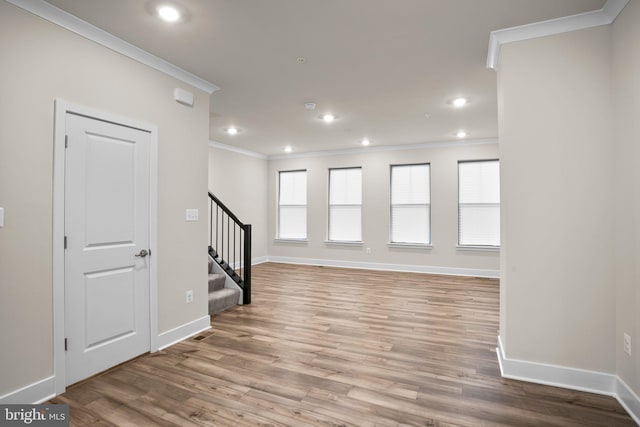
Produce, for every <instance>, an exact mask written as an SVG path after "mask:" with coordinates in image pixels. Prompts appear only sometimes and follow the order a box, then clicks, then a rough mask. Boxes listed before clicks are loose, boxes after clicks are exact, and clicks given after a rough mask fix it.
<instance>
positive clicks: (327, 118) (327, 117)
mask: <svg viewBox="0 0 640 427" xmlns="http://www.w3.org/2000/svg"><path fill="white" fill-rule="evenodd" d="M335 119H336V116H334V115H333V114H330V113H327V114H325V115H323V116H322V120H324V121H325V122H327V123H331V122H332V121H334V120H335Z"/></svg>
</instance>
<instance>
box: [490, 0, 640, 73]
mask: <svg viewBox="0 0 640 427" xmlns="http://www.w3.org/2000/svg"><path fill="white" fill-rule="evenodd" d="M627 3H629V0H607V2H606V3H605V4H604V6H602V9H598V10H594V11H591V12H585V13H580V14H578V15H571V16H565V17H562V18H556V19H550V20H548V21H542V22H535V23H532V24H527V25H521V26H519V27H512V28H505V29H503V30H496V31H492V32H491V34H490V36H489V53H488V55H487V68H490V69H493V70H495V69H496V67H497V66H498V60H499V59H500V48H501V47H502V45H503V44H505V43H511V42H515V41H521V40H529V39H534V38H538V37H545V36H551V35H554V34H561V33H567V32H569V31H576V30H583V29H586V28H591V27H597V26H600V25H608V24H611V23H612V22H613V21H615V19H616V18H617V17H618V15H619V14H620V12H622V9H624V7H625V6H626V5H627Z"/></svg>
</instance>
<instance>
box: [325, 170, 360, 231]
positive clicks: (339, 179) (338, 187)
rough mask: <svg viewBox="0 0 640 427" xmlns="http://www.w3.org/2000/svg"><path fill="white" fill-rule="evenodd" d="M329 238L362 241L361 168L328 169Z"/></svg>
mask: <svg viewBox="0 0 640 427" xmlns="http://www.w3.org/2000/svg"><path fill="white" fill-rule="evenodd" d="M329 240H330V241H334V242H360V241H362V168H359V167H358V168H344V169H329Z"/></svg>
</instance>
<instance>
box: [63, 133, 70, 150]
mask: <svg viewBox="0 0 640 427" xmlns="http://www.w3.org/2000/svg"><path fill="white" fill-rule="evenodd" d="M64 148H69V135H65V136H64Z"/></svg>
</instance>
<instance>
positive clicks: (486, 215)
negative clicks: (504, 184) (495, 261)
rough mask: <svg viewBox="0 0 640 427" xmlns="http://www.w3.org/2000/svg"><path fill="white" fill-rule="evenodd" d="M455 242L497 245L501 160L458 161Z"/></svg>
mask: <svg viewBox="0 0 640 427" xmlns="http://www.w3.org/2000/svg"><path fill="white" fill-rule="evenodd" d="M458 244H459V245H460V246H495V247H499V246H500V163H499V161H498V160H480V161H466V162H458Z"/></svg>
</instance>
